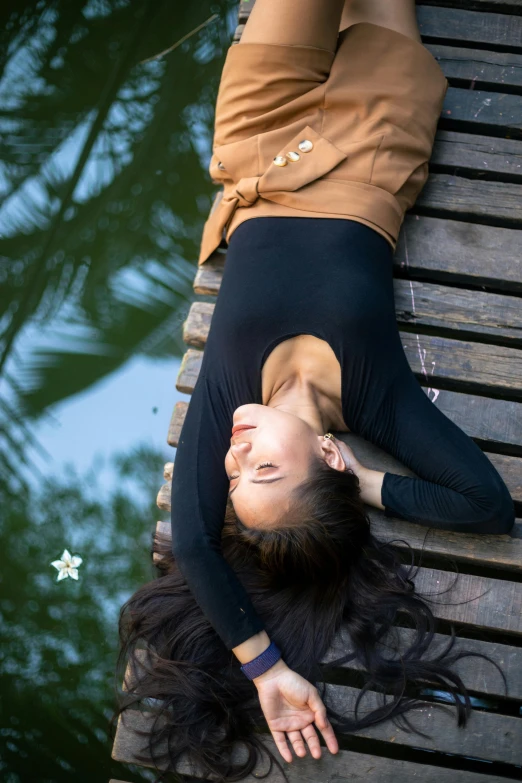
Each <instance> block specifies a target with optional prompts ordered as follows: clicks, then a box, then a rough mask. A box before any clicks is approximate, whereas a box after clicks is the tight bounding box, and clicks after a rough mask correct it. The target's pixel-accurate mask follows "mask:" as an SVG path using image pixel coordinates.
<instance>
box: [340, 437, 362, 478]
mask: <svg viewBox="0 0 522 783" xmlns="http://www.w3.org/2000/svg"><path fill="white" fill-rule="evenodd" d="M334 442H335V445H336V446H337V448H338V449H339V451H340V452H341V456H342V458H343V461H344V464H345V465H346V470H352V471H353V472H354V473H355V475H356V476H357V475H358V472H359V470H360V469H361V468H362V465H361V463H360V462H359V460H358V459H357V457H356V456H355V454H354V453H353V451H352V450H351V448H350V447H349V446H347V445H346V443H344V441H342V440H338V439H337V438H335V441H334Z"/></svg>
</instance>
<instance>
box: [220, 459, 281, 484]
mask: <svg viewBox="0 0 522 783" xmlns="http://www.w3.org/2000/svg"><path fill="white" fill-rule="evenodd" d="M275 467H277V465H274V464H273V463H272V462H262V463H261V465H258V466H257V468H256V470H262V469H263V468H275ZM228 478H229V481H233V480H234V479H237V478H239V476H229V477H228Z"/></svg>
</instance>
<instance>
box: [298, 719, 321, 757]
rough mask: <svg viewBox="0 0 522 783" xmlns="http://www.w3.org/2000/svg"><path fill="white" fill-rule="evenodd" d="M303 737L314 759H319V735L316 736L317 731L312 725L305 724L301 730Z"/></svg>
mask: <svg viewBox="0 0 522 783" xmlns="http://www.w3.org/2000/svg"><path fill="white" fill-rule="evenodd" d="M301 733H302V735H303V737H304V738H305V740H306V741H307V743H308V747H309V748H310V753H311V754H312V756H313V757H314V759H320V758H321V746H320V744H319V737H318V736H317V732H316V730H315V729H314V727H313V726H312V725H310V726H307V727H306V728H305V729H303V731H302V732H301Z"/></svg>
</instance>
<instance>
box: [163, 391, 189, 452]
mask: <svg viewBox="0 0 522 783" xmlns="http://www.w3.org/2000/svg"><path fill="white" fill-rule="evenodd" d="M188 405H189V404H188V402H185V401H184V400H180V401H179V402H177V403H176V404H175V406H174V410H173V411H172V417H171V419H170V424H169V432H168V435H167V443H168V444H169V446H177V445H178V441H179V436H180V433H181V428H182V427H183V422H184V421H185V416H186V415H187V409H188Z"/></svg>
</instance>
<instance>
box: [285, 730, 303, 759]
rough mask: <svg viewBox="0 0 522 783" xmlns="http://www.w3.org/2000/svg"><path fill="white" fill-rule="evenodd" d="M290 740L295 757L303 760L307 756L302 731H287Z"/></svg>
mask: <svg viewBox="0 0 522 783" xmlns="http://www.w3.org/2000/svg"><path fill="white" fill-rule="evenodd" d="M286 733H287V734H288V739H289V740H290V742H291V743H292V747H293V749H294V751H295V755H296V756H299V757H300V758H303V756H306V747H305V744H304V739H303V738H302V736H301V732H300V731H287V732H286Z"/></svg>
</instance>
